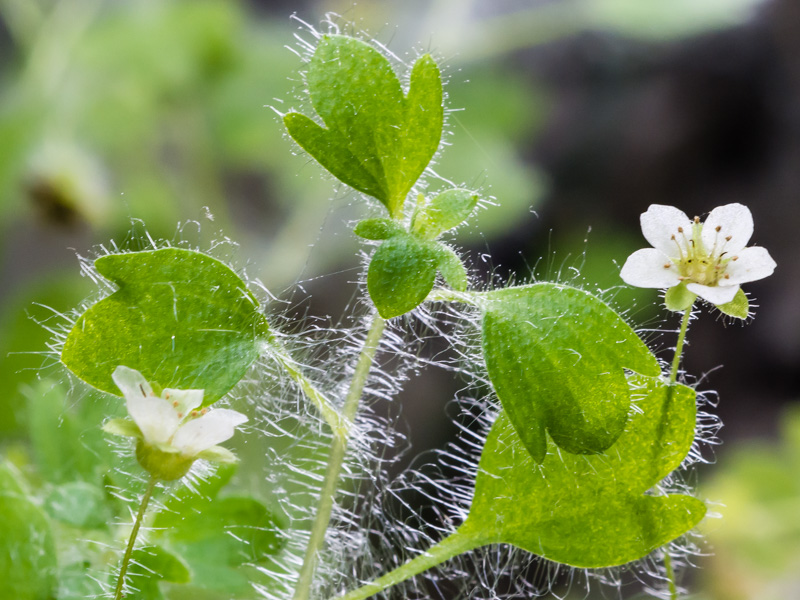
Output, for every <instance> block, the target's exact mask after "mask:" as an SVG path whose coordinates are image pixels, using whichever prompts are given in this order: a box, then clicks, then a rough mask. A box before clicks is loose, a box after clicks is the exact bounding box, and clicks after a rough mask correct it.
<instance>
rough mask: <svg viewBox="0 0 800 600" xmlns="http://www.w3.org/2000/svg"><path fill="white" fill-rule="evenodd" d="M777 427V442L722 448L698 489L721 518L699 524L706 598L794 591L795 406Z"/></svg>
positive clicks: (799, 456) (799, 524)
mask: <svg viewBox="0 0 800 600" xmlns="http://www.w3.org/2000/svg"><path fill="white" fill-rule="evenodd" d="M781 427H782V435H781V439H780V441H777V442H775V443H768V442H766V441H760V440H752V441H749V442H745V443H742V444H740V445H739V446H738V447H736V448H731V449H729V450H728V452H727V453H726V454H724V455H723V456H721V457H720V459H719V464H718V465H717V469H716V471H715V473H714V475H713V476H712V477H711V478H710V481H709V483H708V484H707V485H706V486H704V488H703V495H704V496H706V497H708V498H710V499H711V500H716V501H718V502H721V503H722V504H721V505H720V506H719V509H718V510H719V512H720V513H721V515H722V519H721V520H709V521H707V522H706V524H705V532H706V533H707V535H708V537H709V539H710V542H711V546H712V549H713V555H712V556H710V557H709V558H708V560H707V561H706V562H707V565H706V569H705V572H706V576H705V577H704V578H703V580H704V584H705V586H706V587H707V589H708V594H709V595H710V597H711V598H714V599H720V600H722V599H724V600H756V599H757V600H785V599H786V598H794V597H796V596H797V595H798V593H799V592H800V405H793V406H790V407H789V408H788V409H787V410H786V412H785V414H784V417H783V419H782V420H781Z"/></svg>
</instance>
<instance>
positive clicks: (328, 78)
mask: <svg viewBox="0 0 800 600" xmlns="http://www.w3.org/2000/svg"><path fill="white" fill-rule="evenodd" d="M306 81H307V84H308V90H309V93H310V95H311V102H312V104H313V106H314V110H315V111H316V113H317V115H319V117H320V118H321V119H322V121H323V122H324V124H325V127H321V126H320V125H319V124H318V123H316V122H315V121H313V120H312V119H309V118H308V117H306V116H304V115H302V114H299V113H289V114H287V115H285V117H284V123H285V125H286V128H287V129H288V131H289V135H291V136H292V137H293V138H294V140H295V141H296V142H297V143H298V144H299V145H300V146H301V147H302V148H303V149H305V150H306V151H307V152H308V153H309V154H311V156H313V157H314V158H315V159H316V160H317V161H318V162H319V163H320V164H321V165H322V166H323V167H325V168H326V169H327V170H328V171H330V172H331V174H333V175H334V176H335V177H336V178H338V179H339V180H341V181H342V182H344V183H346V184H347V185H349V186H351V187H353V188H355V189H357V190H359V191H361V192H364V193H365V194H368V195H370V196H373V197H374V198H377V199H378V200H380V201H381V202H382V203H383V204H384V205H385V206H386V208H387V209H388V210H389V214H390V215H391V216H392V217H397V216H398V215H399V214H400V213H401V211H402V206H403V202H404V200H405V197H406V195H407V194H408V192H409V190H410V189H411V187H412V186H413V185H414V184H415V183H416V181H417V179H419V177H420V175H422V172H423V171H424V170H425V167H427V166H428V163H430V161H431V159H432V158H433V155H434V154H435V153H436V150H437V149H438V147H439V142H440V140H441V136H442V124H443V119H444V110H443V105H442V81H441V75H440V73H439V68H438V67H437V66H436V63H435V62H434V61H433V59H432V58H431V57H430V56H429V55H425V56H422V57H421V58H419V60H417V62H416V63H415V64H414V67H413V69H412V71H411V76H410V83H409V89H408V94H404V93H403V89H402V87H401V85H400V81H399V79H398V78H397V75H396V74H395V72H394V70H393V68H392V65H391V63H390V62H389V61H388V59H387V58H386V57H385V56H383V54H381V53H380V52H378V51H377V50H376V49H375V48H373V47H372V46H370V45H369V44H366V43H364V42H362V41H360V40H357V39H354V38H351V37H346V36H341V35H330V36H325V37H323V38H322V40H320V42H319V45H318V46H317V49H316V51H315V52H314V56H313V57H312V58H311V61H310V62H309V66H308V74H307V78H306Z"/></svg>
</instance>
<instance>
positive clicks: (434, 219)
mask: <svg viewBox="0 0 800 600" xmlns="http://www.w3.org/2000/svg"><path fill="white" fill-rule="evenodd" d="M477 204H478V196H477V195H476V194H473V193H472V192H470V191H468V190H460V189H457V190H447V191H446V192H442V193H441V194H439V195H438V196H435V197H434V198H433V199H432V200H431V201H430V202H429V203H428V205H427V206H425V207H424V208H423V209H422V210H421V211H420V212H419V213H417V215H416V218H415V219H414V222H413V223H412V226H411V229H412V231H414V232H418V233H419V234H420V235H421V236H422V237H425V238H428V239H435V238H437V237H439V236H440V235H441V234H442V233H444V232H445V231H448V230H450V229H453V228H454V227H458V226H459V225H461V223H463V222H464V221H465V220H466V219H467V218H468V217H469V216H470V215H471V214H472V211H473V210H475V207H476V206H477Z"/></svg>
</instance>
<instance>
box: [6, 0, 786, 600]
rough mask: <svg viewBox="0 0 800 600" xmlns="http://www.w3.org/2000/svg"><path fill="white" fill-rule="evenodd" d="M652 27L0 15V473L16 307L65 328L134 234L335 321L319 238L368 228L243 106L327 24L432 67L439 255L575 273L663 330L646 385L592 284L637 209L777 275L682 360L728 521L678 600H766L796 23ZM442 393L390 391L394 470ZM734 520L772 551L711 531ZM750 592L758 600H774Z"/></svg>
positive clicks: (374, 6)
mask: <svg viewBox="0 0 800 600" xmlns="http://www.w3.org/2000/svg"><path fill="white" fill-rule="evenodd" d="M663 4H664V6H663V7H659V6H657V5H656V3H648V2H641V1H640V2H636V1H635V0H582V1H578V0H563V1H543V0H529V1H522V0H519V1H511V0H506V1H498V2H492V3H486V2H483V3H481V2H459V1H457V0H452V1H437V2H434V1H428V0H413V1H408V2H404V3H393V2H389V1H388V0H386V1H365V2H361V3H359V4H357V5H353V4H352V3H348V2H340V1H333V0H330V1H322V0H320V1H315V2H312V1H306V2H288V1H274V0H272V1H261V2H251V3H246V2H233V1H228V0H225V1H223V0H220V1H212V0H203V1H199V2H191V1H188V0H187V1H177V0H176V1H172V2H153V1H144V2H140V3H131V4H127V3H116V2H104V1H102V0H61V1H55V0H36V1H32V0H31V1H28V0H0V236H2V237H0V278H1V279H0V280H1V281H2V286H1V287H0V352H2V357H3V358H2V361H0V376H2V378H3V381H5V382H6V384H7V385H6V393H5V394H4V396H3V397H2V398H1V399H0V411H1V412H0V415H2V416H1V417H0V435H2V438H0V439H1V440H2V442H0V448H3V447H5V448H9V447H12V446H13V445H15V444H17V445H21V446H24V445H25V443H26V441H25V440H26V435H27V433H26V432H27V429H26V419H27V416H26V412H25V400H24V398H23V395H22V393H21V391H20V390H21V389H23V388H24V387H25V386H26V385H27V384H28V383H30V382H31V381H33V380H34V379H35V378H36V377H37V372H38V369H39V367H40V366H41V365H42V364H43V362H44V363H45V364H47V363H48V361H49V360H50V359H48V358H47V357H43V356H42V354H41V353H44V352H45V351H46V343H47V341H48V338H49V333H48V332H47V331H46V329H44V328H42V327H40V326H39V325H37V324H36V323H34V322H32V321H31V319H30V317H34V318H35V319H36V320H39V321H42V320H44V321H46V322H47V320H48V319H56V320H57V316H56V317H53V315H52V313H50V312H49V311H48V310H47V309H44V308H42V306H41V305H44V306H47V307H52V308H53V309H54V310H55V311H68V310H71V309H72V308H74V307H75V306H76V305H77V304H78V302H80V301H81V300H82V299H83V298H84V297H85V296H86V295H87V294H90V293H91V289H90V287H89V285H88V282H86V281H85V280H83V279H82V278H81V277H80V275H79V268H78V263H77V261H76V259H75V252H77V253H78V254H81V255H87V254H91V252H92V248H93V247H94V246H95V245H96V244H105V245H106V247H108V240H109V239H113V240H115V241H116V243H117V244H118V245H119V246H120V247H128V248H136V247H142V246H143V245H146V237H145V234H144V233H143V232H144V228H146V230H147V231H148V232H149V235H151V236H152V237H153V238H156V239H158V238H164V239H167V240H189V241H190V242H192V243H196V244H198V245H199V246H200V247H208V246H209V245H210V244H211V243H213V242H214V241H216V240H220V239H222V237H223V236H227V237H230V238H231V239H233V240H235V241H237V242H238V243H239V244H240V249H239V256H240V259H241V261H242V264H245V263H247V265H248V273H249V274H250V275H251V276H253V277H257V278H259V279H260V280H261V281H263V282H264V284H265V285H266V286H267V287H268V288H269V289H270V290H271V291H272V292H273V293H274V294H276V295H277V296H278V297H281V298H285V299H290V298H291V299H292V300H293V301H296V300H298V299H300V298H305V296H306V293H307V294H308V295H310V299H308V300H303V301H302V303H301V304H300V309H299V310H302V311H304V312H306V311H307V312H309V313H310V314H311V315H324V316H328V315H330V316H332V317H333V319H334V320H337V319H338V316H339V315H340V314H341V312H342V311H343V310H345V309H346V307H347V305H348V303H350V302H351V301H352V298H353V296H354V294H357V293H358V292H357V289H356V286H355V285H354V284H353V281H355V280H356V279H357V267H358V264H359V263H358V261H357V259H356V258H355V253H356V252H357V251H358V244H357V242H356V241H355V240H354V239H353V236H352V235H351V234H350V233H349V231H348V227H347V223H348V221H349V220H352V219H355V218H357V217H359V216H361V215H364V214H366V213H367V212H369V210H372V211H373V212H374V207H372V208H371V209H366V208H365V206H364V203H363V201H362V200H361V199H357V198H355V196H354V195H353V194H351V193H349V192H348V191H347V190H345V189H342V188H340V187H335V186H333V185H332V182H331V179H330V178H328V177H326V176H324V175H322V174H321V170H320V168H319V167H318V166H317V165H316V164H314V163H313V161H310V160H309V159H308V158H307V157H305V156H302V155H294V154H293V152H294V151H295V150H296V148H295V147H294V146H293V145H292V144H291V143H290V142H289V141H288V140H287V139H286V138H285V136H284V133H283V129H282V126H281V124H280V121H279V119H278V118H277V117H276V115H275V112H274V111H273V110H270V108H269V107H271V106H274V107H275V108H276V110H278V111H285V110H288V108H290V107H292V106H300V105H302V102H303V100H302V95H301V92H302V88H301V83H300V78H299V76H298V70H299V69H300V67H301V61H300V59H299V58H298V57H296V56H295V55H294V54H292V53H291V52H290V51H289V50H287V49H286V46H296V44H295V40H294V39H293V35H295V34H298V35H300V36H303V37H306V38H308V37H309V36H308V34H307V33H305V30H304V26H303V25H302V23H299V22H298V21H295V20H292V19H290V18H289V16H290V15H291V14H292V13H296V14H297V16H298V17H299V18H301V19H302V20H303V21H306V22H308V23H311V24H312V25H315V26H316V24H317V23H318V22H319V21H320V20H321V19H322V18H324V15H325V14H326V13H327V12H328V11H333V12H336V13H338V14H339V15H341V19H338V20H337V22H339V23H348V22H349V23H353V24H354V25H349V26H348V25H343V28H344V29H345V30H348V28H353V27H354V28H355V29H356V30H363V31H366V32H367V33H368V34H369V35H372V36H375V38H376V39H378V40H379V41H380V42H382V43H385V44H387V46H388V47H389V48H390V49H391V50H392V51H394V52H396V53H397V54H398V55H399V56H400V58H408V57H413V56H414V55H415V52H416V51H431V52H433V53H434V55H435V56H437V58H439V59H440V60H441V61H442V64H443V66H444V70H445V73H446V74H447V77H448V79H449V84H448V87H447V92H448V95H449V107H450V108H453V109H459V110H458V111H457V112H452V113H450V115H449V117H448V123H449V125H448V130H449V132H450V133H449V134H448V137H447V141H448V143H449V144H450V146H447V147H445V148H444V149H443V152H442V154H441V157H440V158H439V159H438V164H437V166H436V170H437V172H438V173H440V174H441V175H442V176H443V177H445V178H447V179H449V180H452V181H455V182H456V183H458V184H463V185H466V186H469V187H477V188H480V189H481V190H482V191H483V192H484V193H485V194H486V195H487V196H491V197H492V198H493V200H494V202H495V203H496V204H497V206H495V207H490V208H489V209H487V210H484V211H482V212H481V213H480V215H479V218H478V219H477V222H476V224H475V226H474V227H472V228H469V229H467V230H464V231H461V232H459V237H458V238H457V239H456V240H455V242H456V243H457V244H459V245H461V247H462V248H463V249H464V250H465V251H466V252H467V253H468V254H469V256H470V259H471V263H472V265H473V267H474V269H475V272H476V277H478V278H483V279H486V280H488V279H490V278H492V277H494V278H504V277H506V276H508V275H510V274H516V277H517V279H518V280H523V279H525V278H527V277H529V276H530V275H531V274H532V273H533V274H535V275H536V276H539V277H543V278H554V277H561V278H562V279H565V280H572V279H573V277H575V276H574V275H573V274H572V271H571V270H570V267H572V266H575V267H579V270H580V275H579V276H578V277H579V278H578V281H580V282H582V283H584V284H585V285H586V287H587V288H588V289H590V290H597V289H601V290H607V291H609V294H610V296H612V297H614V298H615V301H616V302H617V305H618V307H619V308H623V309H629V308H630V307H632V308H630V312H629V314H630V316H631V319H632V320H633V321H634V322H636V323H637V324H640V325H641V326H642V327H643V328H646V329H661V330H664V331H665V332H666V333H663V334H661V335H653V334H650V335H652V338H651V339H653V341H654V342H655V343H656V344H657V345H658V346H659V347H660V348H661V354H660V356H662V357H664V358H665V359H669V358H670V356H671V346H672V345H673V344H674V334H673V333H670V331H669V330H674V329H677V326H678V316H677V315H675V314H669V313H667V312H666V311H665V310H664V309H663V308H661V307H660V306H659V305H657V304H656V303H657V302H658V300H657V292H656V291H654V290H631V289H624V287H623V286H622V284H621V281H619V279H618V273H619V268H620V266H621V265H622V263H623V262H624V260H625V258H626V257H627V256H628V255H629V254H630V253H631V252H633V251H634V250H636V249H638V248H641V247H645V246H646V245H647V244H646V242H645V241H644V239H643V238H642V236H641V232H640V230H639V224H638V218H639V214H640V213H642V212H643V211H645V210H646V209H647V207H648V206H649V205H650V204H653V203H657V204H668V205H672V206H677V207H678V208H680V209H682V210H683V211H685V212H686V213H687V214H689V216H694V215H695V214H696V215H700V216H702V215H704V214H706V213H707V212H708V211H710V210H711V209H713V208H714V207H716V206H720V205H723V204H727V203H730V202H741V203H743V204H746V205H747V206H749V207H750V209H751V210H752V212H753V216H754V220H755V234H754V238H753V240H752V242H751V243H754V244H756V245H761V246H764V247H766V248H767V249H768V250H769V252H770V253H771V255H772V256H773V258H774V259H775V260H776V262H777V263H778V267H777V270H776V272H775V274H774V275H773V276H772V277H770V278H768V279H766V280H763V281H760V282H756V283H753V284H750V285H747V286H746V288H745V290H746V291H748V292H751V303H753V305H758V308H757V309H756V318H755V319H754V320H753V321H752V322H748V323H747V324H746V325H745V326H741V325H740V324H738V323H735V324H731V323H730V322H728V321H726V320H724V319H722V318H717V313H715V312H713V311H705V310H704V311H702V312H701V314H700V318H699V320H697V321H696V322H695V323H693V324H692V326H691V330H690V334H689V340H690V345H689V346H688V348H687V350H686V360H685V368H686V370H687V371H688V372H689V373H691V374H692V375H693V376H694V377H697V378H700V379H701V381H700V383H699V386H698V387H699V389H701V390H704V389H705V390H708V389H710V390H716V391H718V392H719V405H718V407H717V408H716V409H715V411H716V412H717V413H718V414H719V415H720V417H721V419H722V421H723V423H724V424H725V427H724V429H723V430H722V432H721V437H722V439H723V440H724V445H723V446H721V447H720V448H717V449H715V450H713V451H712V449H708V451H707V452H706V455H707V456H708V457H709V458H713V456H714V454H716V455H717V459H718V465H716V466H713V467H710V468H705V467H704V468H703V469H702V470H701V474H700V479H701V481H704V482H710V483H706V484H704V485H708V488H707V489H708V491H707V492H706V491H705V489H704V490H703V491H702V492H701V494H702V493H707V495H708V496H709V497H711V498H712V499H713V500H715V501H720V502H726V503H728V502H729V503H730V512H729V513H726V514H725V519H726V520H727V521H729V522H730V523H732V525H731V526H730V528H729V529H728V530H727V531H728V533H725V531H723V530H725V527H726V525H725V523H726V520H723V521H722V522H719V521H717V522H714V523H713V524H712V526H711V529H710V531H711V533H710V537H711V539H712V543H713V544H717V545H718V551H717V556H719V557H722V558H720V559H709V560H708V561H707V562H708V564H709V568H708V569H706V570H703V571H700V572H698V573H697V574H696V575H695V577H696V579H697V580H698V581H697V584H696V587H697V588H698V590H702V591H703V593H704V594H706V596H703V597H707V598H718V599H720V600H722V599H724V600H729V599H733V600H736V599H737V598H759V600H761V599H764V598H767V599H768V598H773V597H774V598H788V597H793V596H792V592H791V590H794V593H797V592H796V591H797V589H798V587H797V586H798V585H800V581H799V580H798V576H797V574H796V573H798V572H800V516H798V515H800V461H797V460H795V458H792V457H793V456H794V454H792V452H794V450H792V449H788V450H787V449H786V445H787V444H789V445H791V443H792V442H791V440H795V441H796V440H797V439H800V425H798V424H796V423H795V421H796V419H795V420H792V419H789V418H788V417H786V416H785V415H787V414H788V413H787V411H788V410H792V407H794V406H795V405H796V404H797V402H798V399H800V398H799V397H798V396H799V394H798V389H800V386H799V385H798V383H799V380H800V264H799V263H798V261H797V260H796V256H797V250H796V249H793V248H794V245H793V244H794V242H795V241H796V239H795V237H794V236H795V235H797V234H798V229H800V202H798V198H800V3H798V2H797V0H769V1H764V2H758V1H756V0H728V1H727V2H726V1H724V0H720V1H716V2H707V3H699V2H691V1H680V2H674V3H663ZM645 5H648V6H649V7H648V6H645ZM412 48H413V50H412V51H411V52H409V50H410V49H412ZM460 109H463V111H462V110H460ZM187 221H192V222H193V221H196V222H197V223H199V224H198V225H195V224H192V223H189V224H186V223H187ZM142 223H143V225H142ZM181 224H183V225H181ZM132 230H133V231H134V233H130V232H131V231H132ZM487 255H490V256H491V258H490V259H487V258H486V256H487ZM298 284H299V285H300V286H301V291H299V292H298V291H297V290H298V287H297V286H298ZM753 298H754V299H755V300H753ZM442 349H443V348H441V347H440V348H433V349H432V350H431V352H434V353H435V352H438V351H440V350H442ZM31 353H33V354H31ZM37 353H39V354H37ZM461 385H462V382H459V381H453V379H452V374H451V373H449V372H446V371H436V370H429V371H427V372H425V373H423V374H422V375H420V376H419V377H416V378H414V379H412V380H411V381H410V382H409V385H408V387H407V389H406V390H405V392H404V393H403V395H402V398H401V400H400V402H401V403H402V406H403V408H402V424H401V427H403V428H404V429H405V430H406V432H407V434H408V435H409V437H410V440H411V444H412V447H413V452H412V453H411V455H414V454H416V453H417V452H419V451H424V450H429V449H432V448H441V447H444V445H445V444H446V443H447V442H448V440H449V439H450V438H451V436H452V435H453V434H454V428H453V426H452V425H451V424H450V423H449V421H448V418H447V416H446V409H445V407H446V405H447V403H448V402H449V401H450V400H451V399H452V398H453V396H454V394H455V393H456V391H457V390H458V389H459V388H460V387H461ZM781 436H783V437H781ZM748 448H750V449H752V448H758V449H759V452H762V453H763V456H764V457H765V458H764V459H763V460H764V461H765V462H770V463H771V464H773V466H774V465H776V464H781V465H784V466H783V467H782V468H781V469H778V470H777V473H778V474H777V475H775V476H774V477H772V478H771V479H769V481H771V482H772V483H773V484H775V482H776V480H777V479H780V478H781V477H783V478H785V485H782V486H777V484H776V489H775V491H774V493H773V494H768V493H766V492H765V491H764V490H765V489H767V488H768V487H769V486H768V484H766V483H764V481H763V480H762V479H760V478H759V477H757V476H754V475H753V474H752V472H751V471H749V470H748V469H751V467H752V465H751V464H750V463H747V464H745V463H744V462H742V461H744V460H745V459H744V458H743V455H746V454H747V453H748V452H747V451H742V449H748ZM792 448H794V447H793V446H792ZM787 453H788V454H787ZM759 456H761V455H759ZM781 461H783V462H781ZM748 465H750V466H748ZM756 470H757V469H756ZM719 481H723V482H724V485H723V484H720V483H719ZM756 481H758V482H759V486H760V487H759V490H760V492H759V493H760V494H761V495H759V494H756V493H755V492H753V486H754V485H755V483H756ZM723 489H724V490H727V493H728V496H726V497H722V496H721V495H719V494H722V493H723V492H721V491H720V490H723ZM731 498H732V499H731ZM737 502H738V504H737ZM748 502H749V504H748ZM772 503H781V506H785V505H787V504H788V505H789V506H793V507H794V510H793V511H792V510H789V511H784V512H781V513H780V514H778V513H776V512H774V511H772V509H771V508H769V507H771V506H773V504H772ZM722 512H725V511H722ZM753 514H758V515H760V516H761V518H762V519H764V520H766V521H769V522H770V523H772V524H773V525H774V527H775V529H777V530H779V531H778V533H776V534H775V536H774V537H773V538H765V537H764V536H766V533H765V529H763V528H762V529H760V530H759V531H758V532H755V531H754V528H753V527H749V528H748V527H746V526H742V527H739V524H741V523H743V522H744V521H745V520H746V519H747V518H750V517H751V516H752V515H753ZM773 521H774V523H773ZM766 530H767V531H772V529H769V528H766ZM719 531H723V533H719ZM731 531H734V532H737V533H736V535H731V534H730V532H731ZM715 532H717V533H715ZM754 538H757V539H754ZM759 544H761V546H759ZM762 547H763V548H767V547H768V548H770V551H771V552H774V551H775V550H774V549H775V548H776V547H777V548H781V549H782V551H781V552H780V557H782V558H781V560H774V559H769V560H768V559H766V558H765V555H764V552H766V550H765V551H764V552H761V551H759V550H758V548H762ZM770 556H771V555H770ZM715 560H716V562H715ZM723 560H724V561H725V562H724V563H723V562H722V561H723ZM779 563H780V565H782V566H779ZM734 572H735V573H736V577H737V578H738V579H737V581H738V582H739V583H738V585H736V586H729V583H730V581H729V578H730V577H732V575H731V574H732V573H734ZM762 581H763V582H772V583H774V582H778V584H777V587H774V588H773V587H770V588H769V594H774V595H769V594H767V595H764V589H765V588H764V587H763V585H766V583H763V585H762ZM781 582H783V583H781ZM751 590H755V591H751ZM737 594H738V595H737ZM698 597H700V596H698Z"/></svg>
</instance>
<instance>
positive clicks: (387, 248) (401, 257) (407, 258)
mask: <svg viewBox="0 0 800 600" xmlns="http://www.w3.org/2000/svg"><path fill="white" fill-rule="evenodd" d="M438 262H439V260H438V256H437V252H436V250H435V249H434V248H432V247H431V245H430V244H428V243H425V242H423V241H421V240H418V239H416V238H415V237H413V236H411V235H408V234H404V235H397V236H395V237H392V238H390V239H388V240H386V241H385V242H384V243H383V244H382V245H381V247H380V248H378V250H377V251H376V252H375V254H374V255H373V257H372V261H371V262H370V264H369V271H368V272H367V289H368V290H369V295H370V298H372V301H373V302H374V303H375V306H376V308H377V309H378V312H379V313H380V315H381V316H382V317H383V318H384V319H391V318H392V317H397V316H399V315H402V314H405V313H407V312H408V311H410V310H413V309H415V308H416V307H417V306H419V305H420V303H422V301H423V300H425V298H427V296H428V293H429V292H430V291H431V289H433V283H434V281H435V280H436V268H437V265H438Z"/></svg>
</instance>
